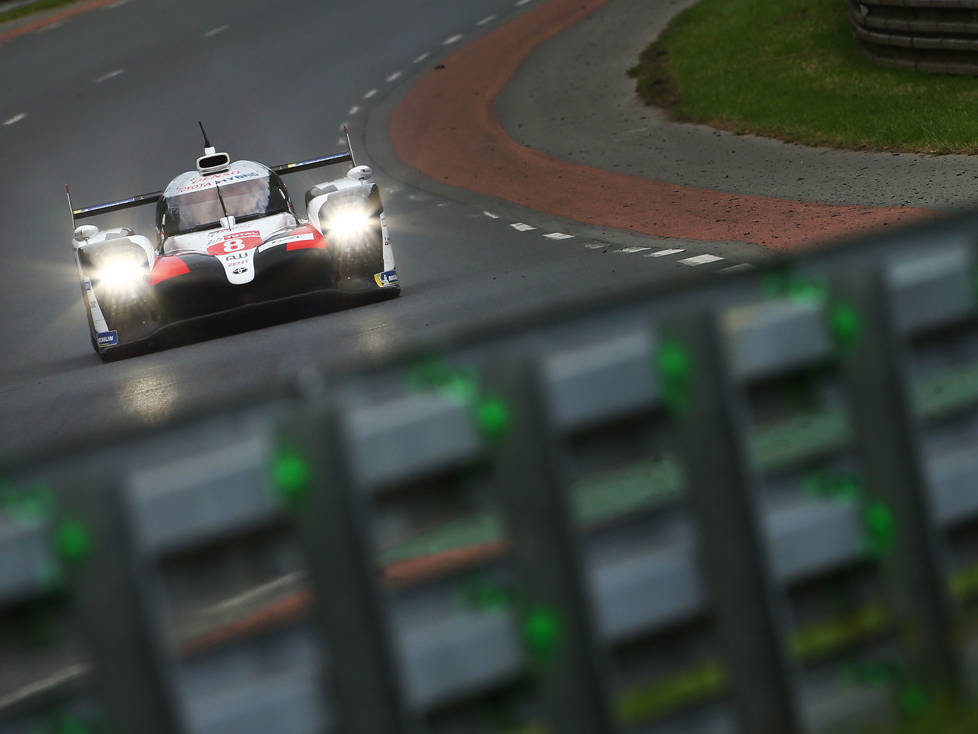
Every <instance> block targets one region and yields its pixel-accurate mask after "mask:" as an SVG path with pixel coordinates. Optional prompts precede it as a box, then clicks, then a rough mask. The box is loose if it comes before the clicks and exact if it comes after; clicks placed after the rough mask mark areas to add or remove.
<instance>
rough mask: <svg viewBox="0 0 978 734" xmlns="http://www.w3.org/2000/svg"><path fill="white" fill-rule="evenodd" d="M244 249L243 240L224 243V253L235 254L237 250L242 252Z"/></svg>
mask: <svg viewBox="0 0 978 734" xmlns="http://www.w3.org/2000/svg"><path fill="white" fill-rule="evenodd" d="M244 248H245V243H244V240H242V239H233V240H228V241H227V242H225V243H224V252H225V253H228V252H237V251H238V250H243V249H244Z"/></svg>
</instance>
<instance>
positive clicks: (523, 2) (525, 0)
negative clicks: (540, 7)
mask: <svg viewBox="0 0 978 734" xmlns="http://www.w3.org/2000/svg"><path fill="white" fill-rule="evenodd" d="M531 2H533V0H517V2H516V7H518V8H519V7H522V6H523V5H526V4H527V3H531Z"/></svg>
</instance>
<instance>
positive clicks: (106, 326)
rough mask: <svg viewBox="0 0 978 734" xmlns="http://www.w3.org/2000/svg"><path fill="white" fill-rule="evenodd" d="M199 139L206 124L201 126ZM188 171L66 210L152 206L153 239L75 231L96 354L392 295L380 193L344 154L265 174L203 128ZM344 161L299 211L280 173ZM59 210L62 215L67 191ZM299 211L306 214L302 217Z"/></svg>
mask: <svg viewBox="0 0 978 734" xmlns="http://www.w3.org/2000/svg"><path fill="white" fill-rule="evenodd" d="M201 131H202V132H203V126H201ZM204 145H205V150H204V155H202V156H201V157H200V158H198V159H197V167H196V168H197V170H195V171H188V172H186V173H181V174H180V175H179V176H177V177H176V178H174V179H173V180H172V181H170V183H169V184H167V186H166V188H165V189H163V190H162V191H157V192H153V193H150V194H141V195H139V196H133V197H130V198H128V199H123V200H121V201H114V202H109V203H107V204H99V205H97V206H91V207H85V208H82V209H71V214H72V222H73V223H74V222H75V221H76V220H78V219H83V218H86V217H93V216H96V215H101V214H107V213H110V212H114V211H118V210H120V209H126V208H130V207H136V206H143V205H147V204H156V230H157V231H156V237H155V240H156V241H155V242H151V241H150V239H149V238H147V237H144V236H141V235H138V234H134V233H133V231H132V230H131V229H129V228H124V227H115V228H110V229H100V228H99V227H95V226H93V225H90V224H86V225H81V226H79V227H77V228H76V229H75V231H74V238H73V242H72V244H73V245H74V252H75V261H76V263H77V265H78V274H79V277H80V279H81V288H82V296H83V300H84V303H85V309H86V312H87V314H88V326H89V330H90V332H91V340H92V347H93V348H94V349H95V351H96V352H97V353H98V354H99V356H100V357H102V359H105V360H107V359H112V358H115V357H121V356H126V355H128V354H131V353H133V352H134V351H136V350H137V349H145V348H146V347H148V346H152V344H153V342H154V339H155V338H156V337H158V336H159V335H161V333H162V332H163V331H164V330H165V329H167V328H168V327H171V326H173V325H175V324H179V323H182V322H186V321H188V320H192V319H198V318H209V317H212V316H214V315H216V314H221V313H225V312H228V311H232V310H235V309H241V308H243V307H249V306H254V305H259V304H267V303H270V302H277V301H282V300H285V299H293V298H296V297H303V298H305V297H310V296H311V297H315V294H318V293H337V292H340V293H349V294H360V295H363V294H366V295H370V294H375V295H376V296H377V298H387V297H392V296H396V295H398V294H399V293H400V286H399V284H398V280H397V270H396V268H395V265H394V253H393V250H392V249H391V243H390V237H389V236H388V232H387V225H386V223H385V221H384V207H383V203H382V202H381V196H380V190H379V188H378V186H377V184H376V183H374V182H373V181H372V180H371V177H372V175H373V174H372V171H371V169H370V167H369V166H358V165H356V161H355V160H354V156H353V152H352V148H350V146H349V135H347V151H346V152H343V153H336V154H334V155H329V156H325V157H323V158H314V159H312V160H308V161H302V162H299V163H288V164H283V165H280V166H273V167H271V168H269V167H267V166H264V165H262V164H261V163H255V162H254V161H244V160H242V161H235V162H234V163H232V162H231V159H230V156H228V154H227V153H218V152H216V150H215V148H214V147H212V146H211V144H210V141H209V140H208V139H207V134H206V133H204ZM343 162H349V163H350V164H351V166H352V168H351V169H350V170H349V171H348V172H347V174H346V175H345V176H343V177H342V178H338V179H335V180H332V181H327V182H324V183H321V184H318V185H316V186H314V187H313V188H311V189H310V190H309V191H307V192H306V195H305V207H304V212H302V213H301V214H300V213H299V212H297V209H296V206H295V205H294V204H293V201H292V198H291V197H290V196H289V192H288V190H287V189H286V187H285V184H284V183H283V182H282V178H281V176H282V175H283V174H288V173H297V172H299V171H306V170H309V169H312V168H318V167H321V166H328V165H332V164H337V163H343ZM65 192H66V193H67V194H68V206H69V208H71V194H70V192H69V191H68V187H67V186H66V187H65ZM303 214H304V216H303Z"/></svg>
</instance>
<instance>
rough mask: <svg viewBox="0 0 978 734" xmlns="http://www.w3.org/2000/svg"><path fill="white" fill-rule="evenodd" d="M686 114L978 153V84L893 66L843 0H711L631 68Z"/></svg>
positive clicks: (679, 20) (749, 129) (807, 134)
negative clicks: (879, 58) (857, 36)
mask: <svg viewBox="0 0 978 734" xmlns="http://www.w3.org/2000/svg"><path fill="white" fill-rule="evenodd" d="M629 74H630V75H631V76H633V77H635V78H636V80H637V89H638V92H639V94H640V95H641V96H642V97H643V98H644V99H645V100H646V101H647V102H648V103H649V104H654V105H659V106H661V107H664V108H666V109H667V110H668V111H669V112H671V113H672V115H673V116H674V117H675V118H676V119H679V120H683V121H692V122H702V123H707V124H709V125H712V126H714V127H718V128H722V129H726V130H731V131H733V132H736V133H755V134H758V135H764V136H768V137H775V138H780V139H782V140H787V141H790V142H796V143H802V144H806V145H826V146H832V147H838V148H849V149H856V150H887V151H919V152H928V153H976V152H978V82H976V80H975V79H974V78H971V77H952V76H942V75H933V74H923V73H915V72H909V71H900V70H895V69H887V68H882V67H878V66H876V65H874V64H873V63H872V62H870V61H869V59H868V58H866V57H865V56H863V55H862V53H861V52H860V51H859V49H858V48H857V46H856V43H855V40H854V38H853V34H852V30H851V28H850V25H849V20H848V17H847V14H846V7H845V2H843V0H702V2H700V3H698V4H696V5H695V6H693V7H692V8H689V9H688V10H686V11H684V12H683V13H681V14H680V15H678V16H677V17H676V18H675V19H674V20H673V22H672V23H671V24H670V25H669V27H668V28H667V29H666V30H665V32H664V33H663V34H662V36H661V37H660V38H659V40H657V41H656V42H655V43H653V44H652V45H651V46H650V47H649V48H647V49H646V50H645V52H643V54H642V56H641V59H640V61H639V63H638V65H637V66H635V67H634V68H633V69H631V70H630V71H629Z"/></svg>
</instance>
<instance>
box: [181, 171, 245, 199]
mask: <svg viewBox="0 0 978 734" xmlns="http://www.w3.org/2000/svg"><path fill="white" fill-rule="evenodd" d="M261 177H262V174H261V173H259V172H258V171H244V170H242V169H240V168H233V169H231V170H230V171H226V172H225V173H222V174H220V175H218V176H207V177H204V176H195V177H194V178H192V179H190V180H189V181H187V182H186V183H185V184H184V185H183V186H179V187H177V190H176V193H178V194H186V193H188V192H190V191H199V190H201V189H210V188H214V186H215V184H218V185H223V184H229V183H234V182H235V181H247V180H248V179H251V178H261Z"/></svg>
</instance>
